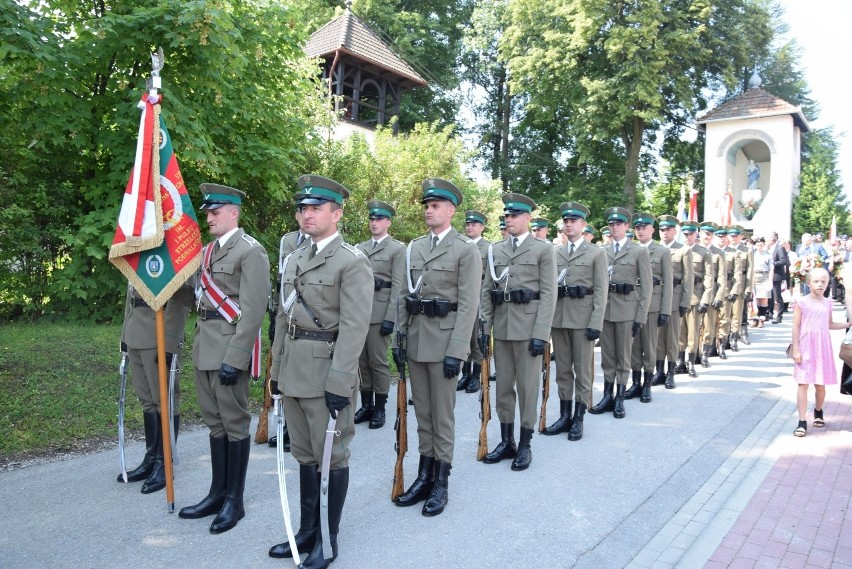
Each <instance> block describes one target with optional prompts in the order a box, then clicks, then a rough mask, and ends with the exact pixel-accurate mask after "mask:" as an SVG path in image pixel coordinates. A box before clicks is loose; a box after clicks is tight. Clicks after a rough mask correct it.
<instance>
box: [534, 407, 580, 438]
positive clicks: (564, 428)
mask: <svg viewBox="0 0 852 569" xmlns="http://www.w3.org/2000/svg"><path fill="white" fill-rule="evenodd" d="M573 407H574V400H573V399H560V400H559V418H558V419H556V421H555V422H554V423H553V424H552V425H550V426H549V427H547V428H546V429H545V430H543V431H542V432H541V433H542V434H543V435H558V434H559V433H567V432H568V431H570V430H571V411H572V410H573Z"/></svg>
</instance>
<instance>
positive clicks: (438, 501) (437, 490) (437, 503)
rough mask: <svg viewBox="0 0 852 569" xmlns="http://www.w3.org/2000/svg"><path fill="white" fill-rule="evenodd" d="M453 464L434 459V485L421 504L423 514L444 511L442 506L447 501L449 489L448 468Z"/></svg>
mask: <svg viewBox="0 0 852 569" xmlns="http://www.w3.org/2000/svg"><path fill="white" fill-rule="evenodd" d="M452 467H453V465H452V464H450V463H449V462H441V461H440V460H436V461H435V485H434V486H433V487H432V492H431V493H430V494H429V499H428V500H426V503H425V504H423V511H422V512H421V513H422V514H423V515H424V516H427V517H431V516H437V515H438V514H440V513H441V512H443V511H444V507H445V506H446V505H447V502H448V501H449V497H450V494H449V491H448V490H447V488H448V486H449V484H448V482H449V480H448V479H449V477H450V469H452Z"/></svg>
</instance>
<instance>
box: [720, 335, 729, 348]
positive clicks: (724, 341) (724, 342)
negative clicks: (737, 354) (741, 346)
mask: <svg viewBox="0 0 852 569" xmlns="http://www.w3.org/2000/svg"><path fill="white" fill-rule="evenodd" d="M719 345H720V346H722V347H723V348H725V349H726V350H730V349H731V334H730V332H729V333H727V334H725V335H724V336H722V337H721V338H719Z"/></svg>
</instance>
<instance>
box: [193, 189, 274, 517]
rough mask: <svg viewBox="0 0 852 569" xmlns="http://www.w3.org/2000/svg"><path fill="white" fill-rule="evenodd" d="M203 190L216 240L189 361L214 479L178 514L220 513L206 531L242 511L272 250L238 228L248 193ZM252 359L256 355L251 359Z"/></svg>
mask: <svg viewBox="0 0 852 569" xmlns="http://www.w3.org/2000/svg"><path fill="white" fill-rule="evenodd" d="M201 192H202V193H203V194H204V201H203V202H201V209H202V210H204V211H206V212H207V226H208V228H209V230H210V234H211V235H212V236H213V237H215V240H214V241H213V242H212V243H208V244H207V246H206V247H205V249H204V251H203V253H202V255H203V256H204V261H203V262H202V266H201V276H200V277H199V279H198V282H199V290H198V291H197V292H196V296H197V297H198V322H197V323H196V327H195V339H194V340H193V345H192V361H193V364H194V365H195V387H196V390H197V391H198V404H199V406H200V407H201V415H202V417H203V418H204V423H205V424H206V425H207V428H208V429H210V461H211V466H212V472H213V479H212V481H211V483H210V491H209V492H208V493H207V496H205V497H204V499H202V500H201V502H199V503H198V504H195V505H194V506H188V507H186V508H183V509H181V511H180V512H179V516H180V517H181V518H189V519H196V518H203V517H206V516H210V515H212V514H217V515H216V517H215V518H214V519H213V523H212V524H210V532H211V533H221V532H224V531H228V530H229V529H231V528H233V527H234V526H236V525H237V522H238V521H239V520H240V519H242V518H243V516H245V510H244V508H243V491H244V490H245V483H246V469H247V468H248V458H249V450H250V448H251V446H250V442H251V438H250V437H249V425H250V423H251V413H250V412H249V409H248V396H249V373H250V367H251V366H252V363H253V362H252V353H253V352H254V353H255V354H256V358H259V357H260V349H259V348H260V346H259V343H260V327H261V325H262V324H263V317H264V313H265V312H266V309H267V305H268V299H269V257H268V256H267V254H266V250H265V249H264V248H263V246H262V245H261V244H260V243H258V242H257V241H256V240H255V239H254V238H252V237H251V236H249V235H247V234H246V233H245V232H244V231H243V230H242V229H241V228H240V227H239V221H240V211H241V204H242V201H243V200H244V199H245V197H246V195H245V193H243V192H242V191H240V190H237V189H235V188H229V187H228V186H220V185H218V184H201ZM234 315H236V318H235V317H234ZM254 365H255V366H256V367H257V366H259V362H258V361H257V360H255V361H254Z"/></svg>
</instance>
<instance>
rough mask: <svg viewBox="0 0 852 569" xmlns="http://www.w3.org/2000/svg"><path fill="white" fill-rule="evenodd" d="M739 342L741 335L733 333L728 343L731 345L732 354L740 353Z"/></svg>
mask: <svg viewBox="0 0 852 569" xmlns="http://www.w3.org/2000/svg"><path fill="white" fill-rule="evenodd" d="M737 340H739V333H737V332H731V335H730V336H728V342H729V343H730V344H731V351H732V352H738V351H740V348H739V346H737Z"/></svg>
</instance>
